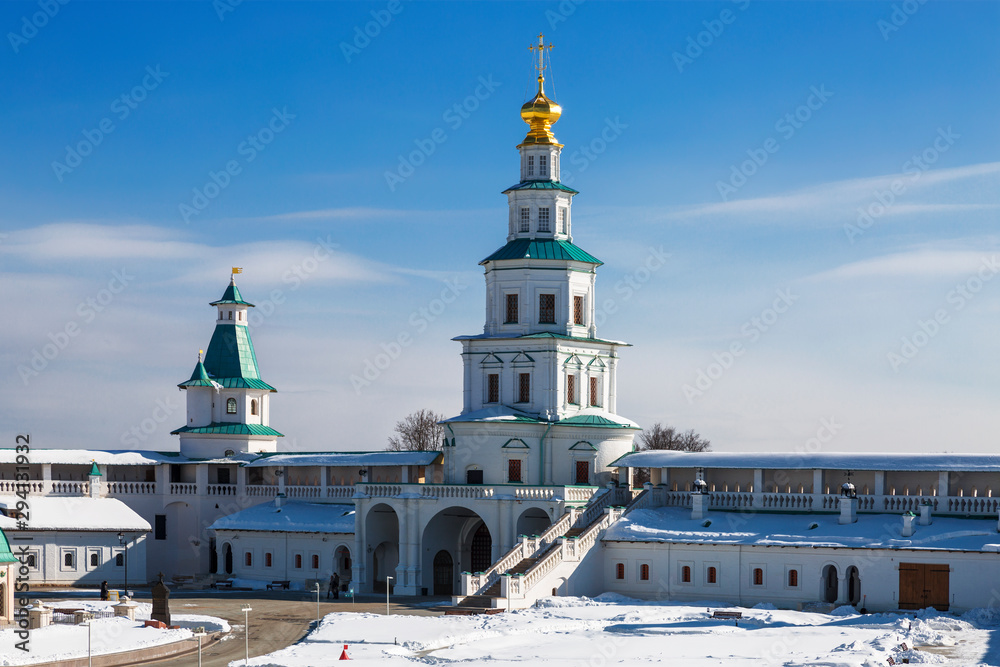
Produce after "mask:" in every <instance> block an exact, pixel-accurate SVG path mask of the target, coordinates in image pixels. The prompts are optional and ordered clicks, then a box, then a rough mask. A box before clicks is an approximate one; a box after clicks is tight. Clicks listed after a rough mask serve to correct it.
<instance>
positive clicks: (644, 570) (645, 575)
mask: <svg viewBox="0 0 1000 667" xmlns="http://www.w3.org/2000/svg"><path fill="white" fill-rule="evenodd" d="M639 579H640V580H642V581H649V565H647V564H646V563H643V564H642V565H640V566H639Z"/></svg>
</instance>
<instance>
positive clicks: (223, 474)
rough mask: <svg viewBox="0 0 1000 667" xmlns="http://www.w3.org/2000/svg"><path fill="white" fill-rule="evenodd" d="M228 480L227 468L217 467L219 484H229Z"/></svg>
mask: <svg viewBox="0 0 1000 667" xmlns="http://www.w3.org/2000/svg"><path fill="white" fill-rule="evenodd" d="M229 480H230V477H229V468H219V484H231V483H232V482H230V481H229Z"/></svg>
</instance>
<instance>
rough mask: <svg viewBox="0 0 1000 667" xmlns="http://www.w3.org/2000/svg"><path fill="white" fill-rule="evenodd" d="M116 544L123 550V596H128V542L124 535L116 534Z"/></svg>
mask: <svg viewBox="0 0 1000 667" xmlns="http://www.w3.org/2000/svg"><path fill="white" fill-rule="evenodd" d="M118 544H120V545H121V546H122V547H124V549H125V595H128V540H127V539H126V537H125V533H122V532H119V533H118Z"/></svg>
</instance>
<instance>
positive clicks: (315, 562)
mask: <svg viewBox="0 0 1000 667" xmlns="http://www.w3.org/2000/svg"><path fill="white" fill-rule="evenodd" d="M312 569H314V570H318V569H319V554H313V555H312Z"/></svg>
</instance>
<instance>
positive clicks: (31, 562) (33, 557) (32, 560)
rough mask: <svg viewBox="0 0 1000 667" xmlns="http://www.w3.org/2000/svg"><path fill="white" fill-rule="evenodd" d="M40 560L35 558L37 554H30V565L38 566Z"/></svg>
mask: <svg viewBox="0 0 1000 667" xmlns="http://www.w3.org/2000/svg"><path fill="white" fill-rule="evenodd" d="M37 562H38V561H36V560H35V554H28V567H38V566H37V565H36V563H37Z"/></svg>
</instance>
